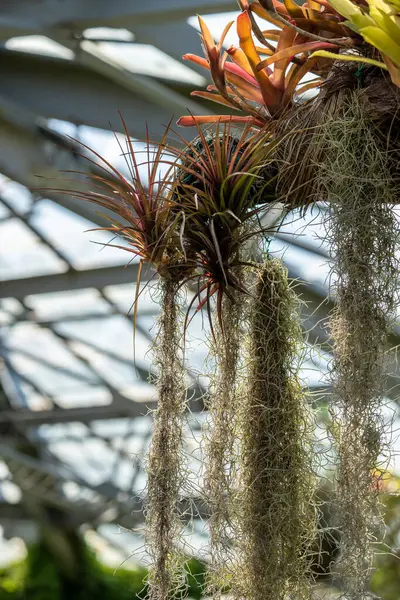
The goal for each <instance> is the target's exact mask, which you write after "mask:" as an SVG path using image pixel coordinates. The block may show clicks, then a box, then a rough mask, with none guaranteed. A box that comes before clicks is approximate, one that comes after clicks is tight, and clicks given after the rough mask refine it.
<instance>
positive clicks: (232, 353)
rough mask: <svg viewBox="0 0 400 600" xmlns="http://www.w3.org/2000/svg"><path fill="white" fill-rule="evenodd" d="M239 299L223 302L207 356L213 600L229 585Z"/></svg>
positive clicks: (207, 465) (241, 301)
mask: <svg viewBox="0 0 400 600" xmlns="http://www.w3.org/2000/svg"><path fill="white" fill-rule="evenodd" d="M244 302H245V300H244V298H243V297H242V296H241V295H240V294H238V295H237V298H236V300H235V301H231V300H230V299H229V298H225V299H224V301H223V306H222V313H221V323H219V324H218V325H217V327H216V331H215V338H214V339H213V341H212V344H211V345H212V354H213V356H214V358H215V361H216V369H215V374H214V378H213V381H212V382H211V392H210V397H209V404H208V411H209V419H210V428H209V429H208V430H207V431H206V432H205V438H206V439H205V448H204V452H205V482H204V493H205V500H206V502H207V505H208V507H209V511H210V517H209V521H208V526H209V530H210V566H209V570H208V591H209V593H210V594H211V595H212V596H213V597H214V598H218V597H219V596H220V594H221V593H222V592H223V591H224V590H226V589H227V588H228V587H229V586H230V573H231V569H232V565H233V560H234V556H233V546H232V542H233V540H232V494H233V481H234V479H235V469H236V460H235V459H236V451H235V441H236V420H237V411H238V383H237V374H238V362H239V356H240V353H241V344H242V331H241V322H242V315H243V306H244Z"/></svg>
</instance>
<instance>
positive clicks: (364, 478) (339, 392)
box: [319, 91, 399, 600]
mask: <svg viewBox="0 0 400 600" xmlns="http://www.w3.org/2000/svg"><path fill="white" fill-rule="evenodd" d="M323 142H324V144H323V145H324V161H323V164H322V167H321V169H320V177H319V184H320V185H319V188H320V191H321V194H322V197H324V198H326V199H327V200H328V201H329V203H330V219H329V221H328V224H327V225H328V227H327V229H328V236H329V237H330V241H331V243H332V247H333V250H334V257H335V259H336V263H335V265H334V267H333V269H332V279H333V286H334V289H335V293H336V301H337V307H336V309H335V312H334V314H333V316H332V319H331V333H332V337H333V342H334V347H333V353H334V361H333V373H332V378H333V390H334V408H335V414H334V421H335V427H334V431H335V432H336V436H337V437H336V444H337V451H338V509H339V517H340V530H341V560H340V566H341V573H342V576H343V581H344V589H345V594H346V598H348V599H349V600H364V599H366V598H369V597H370V596H369V594H368V583H369V576H370V573H371V569H372V560H373V547H372V543H373V542H374V541H375V540H376V536H377V535H379V532H380V531H381V532H382V527H383V523H382V520H381V515H380V510H379V479H377V474H376V473H377V469H378V468H379V466H382V465H380V464H379V460H380V458H379V457H380V455H381V454H382V451H383V449H384V447H383V444H384V440H383V416H382V399H383V394H384V385H385V375H386V361H385V350H386V340H387V332H388V324H389V322H390V318H391V317H392V314H393V310H394V307H395V295H396V291H397V287H398V261H397V259H396V256H395V252H396V245H397V241H398V236H399V225H398V222H397V220H396V218H395V215H394V214H393V205H394V204H396V203H398V202H399V187H398V184H397V186H396V184H395V181H394V180H393V173H392V174H391V172H390V167H389V165H390V160H389V158H391V157H390V156H389V155H388V151H387V146H386V138H385V137H383V136H382V135H381V131H380V130H379V129H378V127H376V126H374V123H373V122H371V120H370V119H369V118H368V116H367V115H366V111H365V107H364V105H363V97H362V93H361V92H357V91H354V92H351V93H348V94H345V93H343V94H342V95H341V98H340V102H337V104H336V109H335V110H334V111H332V113H331V115H330V117H329V118H328V119H327V121H326V124H325V127H324V130H323Z"/></svg>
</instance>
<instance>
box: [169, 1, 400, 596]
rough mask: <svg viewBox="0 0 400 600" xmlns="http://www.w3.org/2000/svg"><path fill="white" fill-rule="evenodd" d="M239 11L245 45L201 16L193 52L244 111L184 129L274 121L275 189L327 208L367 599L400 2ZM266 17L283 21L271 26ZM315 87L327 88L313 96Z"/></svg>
mask: <svg viewBox="0 0 400 600" xmlns="http://www.w3.org/2000/svg"><path fill="white" fill-rule="evenodd" d="M240 6H241V9H242V12H241V14H240V15H239V16H238V18H237V33H238V38H239V47H237V48H236V47H230V48H227V49H226V50H224V49H223V40H224V35H226V31H227V29H226V30H225V31H224V35H223V36H222V39H221V40H220V42H219V43H218V44H216V43H214V41H213V39H212V37H211V35H210V34H209V32H208V30H207V27H206V25H205V23H204V22H203V21H200V27H201V38H202V42H203V47H204V52H205V59H203V58H201V57H196V56H193V55H187V56H186V57H185V58H187V59H188V60H191V61H193V62H195V63H197V64H200V65H202V66H204V67H205V68H207V69H209V70H210V72H211V75H212V78H213V82H214V83H213V85H211V86H209V89H208V91H207V92H194V95H197V96H202V97H205V98H207V99H209V100H214V101H215V102H217V103H220V104H222V105H225V106H227V107H230V108H232V110H234V111H235V112H234V114H233V115H232V116H227V115H221V116H216V115H212V116H210V117H196V116H185V117H182V118H181V119H180V120H179V124H180V125H183V126H191V125H193V124H194V123H197V124H200V123H207V122H216V121H217V122H218V121H227V120H229V119H231V120H232V122H237V123H241V122H243V121H244V122H246V123H249V124H251V126H252V127H253V128H258V129H260V130H261V131H262V130H263V127H265V126H266V125H268V127H271V131H274V132H275V135H277V136H281V138H282V143H280V144H278V145H277V146H276V149H275V150H276V156H275V158H276V161H277V162H276V164H278V175H277V177H276V179H275V195H276V197H277V198H279V199H280V200H282V201H283V202H284V203H285V204H286V206H287V207H288V208H293V207H297V208H298V207H300V208H301V207H303V208H304V207H307V206H308V205H310V204H313V203H315V202H318V201H321V200H323V201H325V202H327V203H328V214H329V215H330V218H329V220H328V222H327V225H328V234H327V235H328V237H329V239H330V240H331V243H332V248H333V250H334V253H335V259H336V262H335V263H334V266H333V272H332V275H333V277H332V278H331V280H332V282H334V284H333V285H334V287H333V289H332V291H333V294H334V296H335V298H336V309H335V313H334V315H333V316H332V319H331V333H332V337H333V356H334V359H333V367H332V369H333V370H332V387H333V392H334V394H333V413H334V415H335V419H336V427H335V431H336V432H340V433H339V434H338V437H336V438H335V439H334V441H333V443H334V445H335V447H336V449H337V452H338V462H337V467H338V479H337V491H338V495H337V498H338V504H339V506H340V508H341V511H340V514H341V515H342V518H343V521H342V523H340V529H341V531H342V553H341V564H342V566H343V580H344V594H345V595H346V598H349V600H362V599H363V600H364V599H365V598H366V597H367V595H368V579H369V574H370V572H371V565H372V562H371V561H372V551H371V540H372V529H373V526H374V523H375V524H376V523H377V522H378V521H379V509H378V498H377V493H376V490H377V486H376V485H373V484H372V476H373V475H372V474H373V473H376V467H377V461H378V456H379V455H380V453H381V450H382V447H383V446H382V445H383V441H382V427H381V422H382V414H381V406H382V399H381V398H382V393H383V392H382V390H383V386H384V381H385V373H386V372H385V360H384V356H385V342H386V334H387V326H388V322H390V318H391V314H392V311H393V308H394V306H395V300H396V295H395V291H396V282H397V274H398V265H397V262H396V258H395V248H396V245H397V243H398V224H397V219H396V217H395V215H394V214H393V206H394V205H396V204H398V203H399V198H400V193H399V181H400V178H399V173H400V90H399V43H400V36H399V25H400V21H399V5H398V2H397V0H396V1H393V0H390V1H389V0H376V1H374V0H367V1H366V2H364V1H359V2H358V1H357V2H351V1H350V0H308V1H307V2H305V3H304V4H303V5H302V6H299V5H297V4H296V3H294V2H293V1H292V0H284V2H280V1H279V0H260V1H259V2H257V1H255V2H252V3H249V2H247V1H246V0H241V2H240ZM256 16H257V18H258V20H256V18H255V17H256ZM260 18H261V19H263V20H264V21H266V22H267V23H269V24H272V25H273V26H274V27H275V29H273V30H271V29H267V30H263V28H262V26H260V24H259V19H260ZM346 19H347V20H346ZM230 26H231V25H229V26H228V27H230ZM306 75H307V78H308V80H307V81H306V80H305V79H304V77H305V76H306ZM310 77H314V79H313V80H311V81H310V79H309V78H310ZM314 87H315V88H319V93H318V94H317V95H315V96H314V97H313V98H311V99H308V100H304V98H303V99H301V95H302V93H303V92H304V91H307V90H309V89H312V88H314ZM273 160H274V158H273V157H272V162H273ZM361 365H362V366H361ZM364 367H365V368H364ZM243 419H245V417H243ZM244 425H245V424H244V423H243V426H244ZM249 428H250V425H249ZM249 431H250V429H249ZM243 448H245V445H244V446H243ZM243 456H245V454H244V455H243ZM243 497H245V496H243ZM244 514H246V512H245V510H244V511H243V512H242V515H244ZM248 514H250V512H249V513H248ZM240 518H241V519H243V520H242V527H244V528H246V524H245V520H244V517H240ZM350 521H351V522H350ZM278 527H279V526H278ZM239 530H240V525H239ZM249 530H250V529H248V530H247V531H249ZM275 533H276V534H277V535H278V532H275ZM254 535H255V534H254ZM244 539H245V538H244ZM247 539H250V538H247ZM254 539H255V538H254ZM248 548H251V549H252V552H254V554H253V558H248V560H249V561H253V560H255V557H256V556H257V557H258V559H259V558H260V556H262V552H263V548H262V545H261V542H260V540H258V541H254V540H253V542H252V545H249V546H248ZM257 553H258V554H257ZM248 556H249V555H248ZM260 560H261V559H260ZM264 560H265V556H264ZM261 562H262V560H261ZM258 564H260V563H258ZM254 565H255V563H254ZM254 565H253V567H254V568H253V572H254V573H255V572H256V571H257V572H259V568H257V569H256V567H255V566H254ZM248 567H249V569H250V571H251V568H252V566H251V564H250V563H249V565H248ZM250 571H249V572H250ZM293 589H295V588H293ZM239 596H240V594H239ZM260 597H262V596H260ZM264 597H268V596H264Z"/></svg>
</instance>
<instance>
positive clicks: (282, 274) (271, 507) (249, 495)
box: [232, 259, 316, 600]
mask: <svg viewBox="0 0 400 600" xmlns="http://www.w3.org/2000/svg"><path fill="white" fill-rule="evenodd" d="M255 296H256V298H255V299H254V300H253V299H252V301H251V302H252V305H251V311H250V322H249V331H248V338H247V359H246V364H245V369H246V372H245V375H244V378H245V381H244V385H243V390H242V394H241V406H240V413H239V420H240V425H239V432H240V437H241V457H240V465H239V467H240V470H239V490H238V496H237V501H236V511H235V512H236V518H237V523H238V525H237V529H238V539H237V546H238V548H237V551H238V564H237V567H236V571H235V573H234V574H233V586H232V588H233V592H234V596H235V597H237V598H245V599H246V600H284V599H285V600H286V599H289V598H296V600H302V599H309V598H310V585H311V577H310V563H311V552H310V547H311V544H312V543H313V541H314V540H315V534H316V510H315V506H314V504H313V494H314V490H315V481H314V474H313V467H312V463H311V457H312V448H311V436H312V430H313V429H312V422H311V420H310V413H309V409H308V406H307V401H306V397H305V394H304V392H303V391H302V388H301V385H300V382H299V379H298V377H297V366H296V361H297V360H298V356H299V353H300V351H301V345H302V335H301V327H300V322H299V317H298V312H297V308H298V307H297V297H296V294H295V293H294V291H293V290H292V289H291V288H290V286H289V283H288V278H287V271H286V269H285V268H284V267H283V266H282V264H281V262H280V261H279V260H276V259H273V260H272V259H267V260H266V261H265V262H264V264H263V265H262V266H261V267H260V269H259V273H258V282H257V285H256V290H255Z"/></svg>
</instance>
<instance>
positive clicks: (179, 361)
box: [60, 125, 195, 600]
mask: <svg viewBox="0 0 400 600" xmlns="http://www.w3.org/2000/svg"><path fill="white" fill-rule="evenodd" d="M124 129H125V134H126V149H125V148H122V147H121V153H122V154H123V155H124V157H125V162H126V165H127V168H128V172H129V174H128V175H127V176H125V175H124V174H123V173H121V172H120V171H119V170H117V169H116V168H115V167H113V166H112V165H111V164H110V163H109V162H107V161H106V160H105V159H104V158H102V157H101V156H100V155H99V154H98V153H96V152H95V151H93V150H91V149H90V148H88V147H87V146H84V147H85V149H86V150H89V151H90V152H91V153H92V155H94V158H93V159H92V158H90V156H89V157H88V156H87V155H85V156H84V157H85V158H86V159H87V160H88V161H90V162H91V163H93V164H94V165H95V167H96V168H97V170H98V169H99V167H100V168H101V169H102V170H103V172H104V175H100V174H99V175H97V174H93V175H89V179H90V188H89V190H83V191H78V190H77V191H76V192H72V194H73V195H75V197H77V198H79V199H82V200H86V201H89V202H94V203H95V204H97V205H99V206H100V207H103V208H106V209H108V210H109V211H111V212H112V213H113V214H114V215H115V217H110V221H111V224H110V227H103V228H100V229H102V230H107V231H110V232H111V233H112V234H114V236H115V237H117V236H119V237H120V238H122V239H123V240H124V241H125V242H126V245H125V246H124V245H120V244H110V245H113V246H114V247H117V248H121V249H123V250H125V251H128V252H129V253H131V254H132V255H133V257H134V258H138V259H139V260H140V263H139V275H138V279H137V282H136V298H135V302H134V324H135V327H136V317H137V304H138V300H139V296H140V291H139V286H140V274H141V270H142V266H143V264H145V263H146V264H150V265H152V266H153V268H155V270H156V271H157V273H158V276H159V280H158V290H159V294H160V305H161V312H160V317H159V321H158V331H157V333H156V337H155V341H154V345H153V354H154V360H153V365H154V367H155V369H156V370H157V378H156V387H157V391H158V405H157V409H156V411H155V414H154V426H153V435H152V440H151V443H150V448H149V453H148V462H147V473H148V483H147V502H146V509H145V514H146V529H145V538H146V543H147V552H148V554H149V557H150V569H149V597H150V598H152V599H153V600H166V599H167V598H170V597H171V595H173V594H174V593H175V592H176V590H178V589H182V585H183V584H184V580H183V578H184V570H183V569H184V560H183V558H182V556H181V551H180V533H181V529H182V522H181V519H180V514H179V509H178V505H179V491H180V486H181V484H182V477H183V472H184V469H183V458H182V457H183V454H182V422H183V414H184V411H185V409H186V385H185V373H184V369H183V356H182V334H181V329H182V325H183V322H181V315H182V307H181V306H180V296H179V290H180V288H181V286H182V285H183V284H184V282H185V281H186V280H187V278H188V277H189V276H190V275H191V273H192V271H193V269H194V268H195V264H194V262H191V261H190V260H189V259H188V257H187V256H185V250H184V247H183V245H182V244H181V238H180V223H179V220H180V218H181V217H180V215H179V214H176V213H175V212H173V211H171V205H170V204H169V203H168V196H169V195H170V190H171V177H172V173H173V171H174V168H175V163H174V161H176V160H177V157H178V154H177V152H176V150H175V149H173V148H172V147H169V146H168V144H167V136H168V131H169V128H167V129H166V132H165V134H164V136H163V138H162V139H161V141H160V142H159V143H158V144H157V145H152V144H151V143H150V139H149V138H148V137H147V139H146V143H145V146H146V149H145V150H144V153H145V158H144V159H143V158H142V157H143V151H140V150H138V151H137V150H135V148H134V145H133V142H132V141H131V138H130V136H129V133H128V131H127V129H126V127H125V125H124ZM82 145H83V144H82ZM60 191H61V192H62V190H60ZM68 193H71V192H68Z"/></svg>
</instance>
